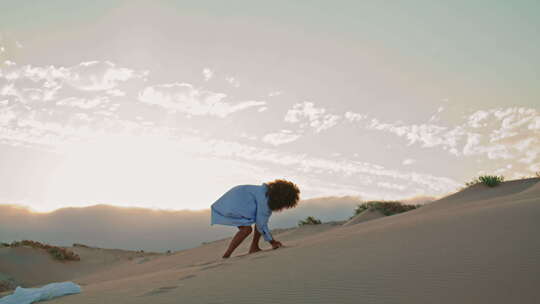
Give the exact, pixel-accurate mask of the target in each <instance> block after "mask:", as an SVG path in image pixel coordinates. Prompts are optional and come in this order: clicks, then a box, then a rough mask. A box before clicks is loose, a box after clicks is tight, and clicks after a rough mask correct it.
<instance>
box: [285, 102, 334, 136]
mask: <svg viewBox="0 0 540 304" xmlns="http://www.w3.org/2000/svg"><path fill="white" fill-rule="evenodd" d="M339 119H340V117H339V116H338V115H334V114H328V113H326V109H324V108H317V107H315V106H314V104H313V103H312V102H308V101H304V102H303V103H296V104H294V105H293V107H292V109H289V110H288V111H287V113H286V114H285V118H284V120H285V121H286V122H290V123H300V127H301V128H305V127H307V126H309V127H312V128H313V129H315V132H316V133H319V132H321V131H323V130H327V129H329V128H331V127H333V126H335V125H336V124H337V123H338V121H339Z"/></svg>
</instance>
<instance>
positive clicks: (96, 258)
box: [0, 247, 159, 287]
mask: <svg viewBox="0 0 540 304" xmlns="http://www.w3.org/2000/svg"><path fill="white" fill-rule="evenodd" d="M69 249H70V250H72V251H74V252H75V253H77V254H78V255H79V256H80V257H81V261H80V262H73V261H71V262H69V261H67V262H59V261H56V260H54V259H53V258H52V257H51V256H50V254H48V253H47V252H46V251H44V250H40V249H34V248H29V247H16V248H9V247H8V248H0V273H3V274H4V276H7V274H9V277H11V278H13V279H14V280H15V281H16V282H17V283H18V285H20V286H23V287H30V286H35V285H42V284H46V283H50V282H57V281H63V280H68V279H72V278H75V277H81V276H83V275H88V274H91V273H94V272H98V271H101V270H103V269H108V268H110V267H111V266H113V265H114V266H117V265H119V264H122V263H126V262H130V261H135V262H137V261H143V260H144V259H150V258H152V257H155V256H158V255H159V254H156V253H137V252H134V251H126V250H117V249H101V248H88V247H69ZM0 277H1V276H0Z"/></svg>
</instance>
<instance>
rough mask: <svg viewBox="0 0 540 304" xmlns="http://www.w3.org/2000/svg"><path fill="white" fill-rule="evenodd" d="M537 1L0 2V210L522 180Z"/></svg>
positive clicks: (382, 192) (401, 192) (534, 138)
mask: <svg viewBox="0 0 540 304" xmlns="http://www.w3.org/2000/svg"><path fill="white" fill-rule="evenodd" d="M539 3H540V2H538V1H527V0H521V1H512V2H508V1H495V0H492V1H450V2H449V1H433V0H431V1H412V0H411V1H392V2H384V3H383V2H382V1H264V2H263V1H226V2H225V1H190V2H188V1H71V0H64V1H56V0H51V1H24V2H22V1H2V3H0V185H1V187H0V204H21V205H25V206H29V207H31V208H32V209H33V210H37V211H50V210H54V209H57V208H59V207H65V206H87V205H93V204H97V203H102V204H113V205H119V206H140V207H151V208H160V209H204V208H208V207H209V205H210V204H211V203H213V202H214V201H215V200H216V199H217V198H218V197H219V196H220V195H221V194H222V193H223V192H225V191H226V190H227V189H228V188H229V187H231V186H233V185H236V184H260V183H262V182H265V181H269V180H272V179H274V178H287V179H290V180H293V181H294V182H296V183H297V184H298V185H299V186H300V188H301V190H302V198H311V197H318V196H326V195H357V196H360V197H362V198H366V199H374V198H377V199H396V198H405V197H413V196H418V195H436V196H437V195H444V194H446V193H449V192H452V191H455V190H456V189H458V188H459V187H460V186H461V185H463V183H464V182H466V181H468V180H470V179H472V178H473V177H475V176H477V175H479V174H502V175H504V176H505V177H506V178H507V179H512V178H520V177H523V176H531V175H534V173H535V172H537V171H540V155H539V154H540V144H539V143H540V106H539V105H540V102H539V101H540V84H539V76H538V75H539V74H538V73H539V70H540V56H538V54H540V38H539V37H540V36H538V35H537V29H538V28H540V19H539V18H538V12H539V11H540V4H539Z"/></svg>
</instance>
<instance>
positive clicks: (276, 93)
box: [268, 91, 283, 97]
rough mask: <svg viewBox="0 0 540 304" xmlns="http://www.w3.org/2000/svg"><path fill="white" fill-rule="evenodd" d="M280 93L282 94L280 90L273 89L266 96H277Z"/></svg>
mask: <svg viewBox="0 0 540 304" xmlns="http://www.w3.org/2000/svg"><path fill="white" fill-rule="evenodd" d="M281 94H283V92H282V91H273V92H270V93H268V97H274V96H279V95H281Z"/></svg>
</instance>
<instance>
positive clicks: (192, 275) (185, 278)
mask: <svg viewBox="0 0 540 304" xmlns="http://www.w3.org/2000/svg"><path fill="white" fill-rule="evenodd" d="M194 277H196V275H194V274H188V275H187V276H183V277H181V278H180V279H178V280H179V281H182V280H187V279H191V278H194Z"/></svg>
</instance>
